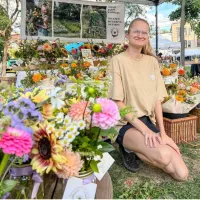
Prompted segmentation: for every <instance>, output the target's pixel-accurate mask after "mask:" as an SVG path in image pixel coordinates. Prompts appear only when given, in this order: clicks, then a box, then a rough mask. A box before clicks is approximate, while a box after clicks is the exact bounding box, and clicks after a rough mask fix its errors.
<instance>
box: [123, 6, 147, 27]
mask: <svg viewBox="0 0 200 200" xmlns="http://www.w3.org/2000/svg"><path fill="white" fill-rule="evenodd" d="M145 13H146V12H145V10H144V9H143V7H142V6H140V5H138V4H134V3H125V28H126V27H128V26H129V24H130V22H131V20H133V19H135V18H137V17H139V16H140V15H145Z"/></svg>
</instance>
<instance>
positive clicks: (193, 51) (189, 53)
mask: <svg viewBox="0 0 200 200" xmlns="http://www.w3.org/2000/svg"><path fill="white" fill-rule="evenodd" d="M199 55H200V49H185V56H199ZM174 56H176V57H180V53H177V54H175V55H174Z"/></svg>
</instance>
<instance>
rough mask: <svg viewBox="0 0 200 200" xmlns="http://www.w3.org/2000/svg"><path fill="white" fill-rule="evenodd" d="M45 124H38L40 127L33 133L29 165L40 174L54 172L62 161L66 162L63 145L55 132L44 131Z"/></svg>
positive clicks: (60, 167) (59, 167)
mask: <svg viewBox="0 0 200 200" xmlns="http://www.w3.org/2000/svg"><path fill="white" fill-rule="evenodd" d="M46 127H47V126H42V125H40V128H39V129H38V130H37V131H36V132H35V133H34V135H33V139H34V146H33V148H32V154H33V158H32V161H31V165H32V168H33V170H36V171H37V172H38V173H40V174H41V175H42V174H43V173H45V172H46V173H48V172H49V171H51V170H52V171H54V172H55V173H56V172H57V171H58V170H59V169H60V170H61V169H62V165H61V164H63V163H65V162H66V158H65V156H63V155H62V154H61V153H62V152H63V147H62V146H61V145H60V144H59V143H58V141H57V140H56V136H55V134H54V133H53V132H52V133H50V134H48V133H47V131H46Z"/></svg>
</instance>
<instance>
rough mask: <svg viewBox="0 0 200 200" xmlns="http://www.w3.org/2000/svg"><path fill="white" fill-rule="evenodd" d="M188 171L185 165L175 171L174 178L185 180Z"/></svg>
mask: <svg viewBox="0 0 200 200" xmlns="http://www.w3.org/2000/svg"><path fill="white" fill-rule="evenodd" d="M188 175H189V171H188V169H187V167H184V168H181V169H179V170H178V172H177V173H176V179H177V180H178V181H186V180H187V179H188Z"/></svg>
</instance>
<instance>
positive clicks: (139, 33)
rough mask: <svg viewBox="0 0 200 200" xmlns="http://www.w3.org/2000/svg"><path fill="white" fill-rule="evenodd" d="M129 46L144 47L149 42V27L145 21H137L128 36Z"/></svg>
mask: <svg viewBox="0 0 200 200" xmlns="http://www.w3.org/2000/svg"><path fill="white" fill-rule="evenodd" d="M126 37H127V39H128V40H129V45H132V46H136V47H143V46H145V45H146V44H147V43H148V41H149V25H148V24H147V23H145V22H143V21H135V22H134V23H133V24H132V26H131V27H130V31H129V33H128V34H127V35H126Z"/></svg>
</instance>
